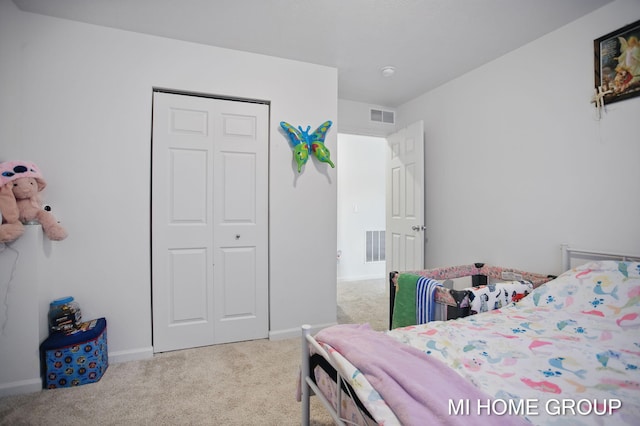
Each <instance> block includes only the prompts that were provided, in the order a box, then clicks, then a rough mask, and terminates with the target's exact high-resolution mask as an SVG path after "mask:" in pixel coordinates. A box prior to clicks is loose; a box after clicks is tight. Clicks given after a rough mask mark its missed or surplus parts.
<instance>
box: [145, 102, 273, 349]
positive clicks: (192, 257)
mask: <svg viewBox="0 0 640 426" xmlns="http://www.w3.org/2000/svg"><path fill="white" fill-rule="evenodd" d="M268 109H269V107H268V105H264V104H258V103H247V102H236V101H229V100H221V99H212V98H205V97H198V96H189V95H177V94H169V93H161V92H155V93H154V98H153V135H152V188H151V197H152V205H151V223H152V225H151V226H152V229H151V238H152V241H151V242H152V244H151V246H152V249H151V250H152V289H153V290H152V303H153V347H154V352H164V351H169V350H176V349H184V348H190V347H197V346H205V345H211V344H215V343H225V342H231V341H241V340H251V339H258V338H266V337H267V336H268V327H269V326H268V253H267V247H268V223H267V220H268V117H269V110H268Z"/></svg>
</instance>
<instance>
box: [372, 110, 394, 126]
mask: <svg viewBox="0 0 640 426" xmlns="http://www.w3.org/2000/svg"><path fill="white" fill-rule="evenodd" d="M369 112H370V113H371V121H375V122H376V123H386V124H395V123H396V113H395V112H393V111H383V110H381V109H373V108H372V109H370V110H369Z"/></svg>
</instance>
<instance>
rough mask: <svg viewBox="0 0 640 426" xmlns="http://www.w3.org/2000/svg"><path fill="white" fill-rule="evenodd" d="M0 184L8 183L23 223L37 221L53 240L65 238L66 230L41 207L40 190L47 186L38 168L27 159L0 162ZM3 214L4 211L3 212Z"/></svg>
mask: <svg viewBox="0 0 640 426" xmlns="http://www.w3.org/2000/svg"><path fill="white" fill-rule="evenodd" d="M0 179H1V180H0V184H2V186H5V185H7V184H8V185H9V186H10V187H11V190H12V192H13V195H14V197H15V199H16V204H17V206H18V212H19V219H20V221H21V222H22V223H23V224H28V223H33V222H37V223H40V225H42V230H43V231H44V233H45V235H46V236H47V237H48V238H49V239H50V240H53V241H60V240H64V239H65V238H67V231H66V230H65V229H64V228H63V227H62V226H61V225H60V224H59V223H58V221H57V220H56V218H55V216H54V215H53V214H52V213H50V212H49V211H47V210H45V209H44V208H43V207H42V204H41V201H40V192H41V191H42V190H43V189H44V188H45V187H46V186H47V183H46V182H45V180H44V179H43V178H42V174H41V173H40V169H39V168H38V167H37V166H36V165H35V164H34V163H31V162H28V161H7V162H5V163H0ZM3 214H4V213H3Z"/></svg>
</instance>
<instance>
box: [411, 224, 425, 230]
mask: <svg viewBox="0 0 640 426" xmlns="http://www.w3.org/2000/svg"><path fill="white" fill-rule="evenodd" d="M411 229H412V230H413V231H424V230H425V229H427V228H426V226H424V225H420V226H418V225H413V226H412V227H411Z"/></svg>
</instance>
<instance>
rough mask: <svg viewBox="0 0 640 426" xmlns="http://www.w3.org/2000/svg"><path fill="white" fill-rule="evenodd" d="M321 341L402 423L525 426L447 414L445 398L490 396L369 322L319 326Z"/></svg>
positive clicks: (514, 419) (509, 419) (513, 420)
mask: <svg viewBox="0 0 640 426" xmlns="http://www.w3.org/2000/svg"><path fill="white" fill-rule="evenodd" d="M315 338H316V340H317V341H319V342H324V343H326V344H328V345H330V346H331V347H333V348H334V349H335V350H337V351H338V352H339V353H340V354H342V355H343V356H344V357H345V358H346V359H348V360H349V362H351V364H353V366H354V367H356V368H357V369H358V370H359V371H360V372H361V373H362V374H364V375H365V377H366V378H367V380H368V381H369V383H371V385H372V386H373V387H374V388H375V389H376V390H377V391H378V393H379V394H380V396H382V398H383V399H384V400H385V402H386V403H387V405H388V406H389V407H390V408H391V410H393V412H394V413H395V415H396V417H397V418H398V420H400V422H401V423H402V424H403V425H406V426H413V425H460V426H469V425H470V424H478V425H480V424H483V425H485V424H487V423H488V422H489V423H491V424H492V425H520V424H521V425H528V424H529V423H528V422H527V421H526V420H524V418H522V417H519V416H508V415H504V416H496V415H492V416H490V417H487V415H482V416H479V415H477V413H475V412H471V413H469V414H468V415H450V414H449V400H452V401H454V402H456V403H457V402H458V401H459V400H461V399H468V400H470V401H471V402H472V403H471V405H472V406H475V405H476V402H477V401H482V403H483V404H486V403H487V401H488V400H490V397H489V396H488V395H487V394H485V393H483V392H482V391H480V389H478V388H476V387H475V386H474V385H473V384H471V383H470V382H468V381H467V380H465V379H464V378H463V377H462V376H460V375H459V374H457V373H456V372H455V371H453V370H451V369H450V368H449V367H448V366H446V365H445V364H443V363H442V362H441V361H438V360H437V359H434V358H432V357H429V356H428V355H426V354H425V353H423V352H421V351H419V350H418V349H415V348H412V347H411V346H408V345H404V344H402V343H400V342H398V341H396V340H394V339H393V338H391V337H389V336H387V335H386V334H384V333H381V332H377V331H374V330H372V329H371V328H370V327H369V325H368V324H364V325H353V324H341V325H336V326H333V327H329V328H325V329H324V330H321V331H320V332H319V333H318V334H317V335H316V336H315Z"/></svg>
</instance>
